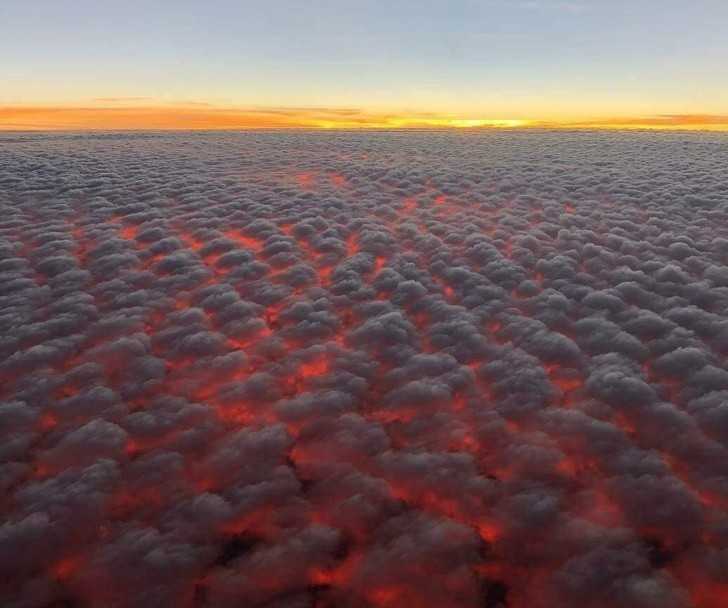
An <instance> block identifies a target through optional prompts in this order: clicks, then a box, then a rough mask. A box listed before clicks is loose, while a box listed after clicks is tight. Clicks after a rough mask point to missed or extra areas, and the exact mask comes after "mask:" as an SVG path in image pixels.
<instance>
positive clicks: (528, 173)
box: [0, 131, 728, 608]
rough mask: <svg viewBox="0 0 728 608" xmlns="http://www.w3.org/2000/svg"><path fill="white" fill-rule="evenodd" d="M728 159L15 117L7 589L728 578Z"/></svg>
mask: <svg viewBox="0 0 728 608" xmlns="http://www.w3.org/2000/svg"><path fill="white" fill-rule="evenodd" d="M726 166H728V140H726V138H725V137H723V136H721V135H698V134H681V135H678V134H669V133H662V134H624V133H609V132H604V133H567V132H525V131H524V132H518V131H516V132H486V133H482V134H475V133H444V132H439V133H438V132H433V133H376V134H372V133H314V134H312V133H295V132H283V133H256V132H251V133H246V134H195V135H189V134H184V135H183V134H145V135H141V134H127V135H123V134H99V135H73V134H59V135H28V134H5V135H1V136H0V400H1V402H0V435H1V439H0V462H2V464H1V465H0V487H1V488H2V494H1V496H2V499H1V500H0V509H1V512H2V521H3V523H2V525H1V526H0V598H1V599H2V604H3V606H12V607H17V608H21V607H22V608H50V607H51V606H53V607H57V606H66V607H91V608H94V607H104V608H107V607H119V608H127V607H129V608H133V607H141V606H144V607H149V608H152V607H160V608H162V607H166V606H179V607H190V608H191V607H195V608H204V607H222V608H225V607H233V606H242V605H245V606H250V607H255V608H258V607H259V608H314V607H318V608H326V607H329V608H331V607H351V608H366V607H378V608H393V607H414V608H428V607H437V608H448V607H452V608H455V607H487V608H497V607H508V608H525V607H535V608H539V607H543V608H547V607H552V606H567V607H570V606H574V607H576V606H578V607H580V608H600V607H606V606H611V607H614V606H617V607H620V608H651V607H657V606H659V607H660V608H687V607H690V606H697V607H700V608H703V607H708V608H711V607H718V606H725V605H726V602H728V369H727V367H726V357H727V356H728V268H727V266H726V263H727V262H728V178H727V177H726V174H725V170H724V169H725V167H726Z"/></svg>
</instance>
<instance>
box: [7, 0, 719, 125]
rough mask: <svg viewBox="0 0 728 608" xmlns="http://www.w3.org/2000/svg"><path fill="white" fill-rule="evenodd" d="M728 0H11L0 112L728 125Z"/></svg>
mask: <svg viewBox="0 0 728 608" xmlns="http://www.w3.org/2000/svg"><path fill="white" fill-rule="evenodd" d="M726 23H728V2H725V0H694V1H692V2H683V1H677V0H642V1H634V0H633V1H624V0H609V1H606V0H605V1H597V0H565V1H561V0H452V1H448V2H445V1H443V2H428V1H426V0H420V1H419V2H415V1H409V0H387V1H380V0H370V1H364V2H363V1H361V0H359V1H349V0H338V1H323V0H310V1H308V2H300V1H298V2H294V1H289V0H268V1H266V2H260V3H259V2H250V1H237V2H236V1H233V0H217V1H215V2H200V1H199V0H197V1H194V2H193V1H190V0H174V1H172V0H147V1H141V0H128V1H126V2H118V1H116V0H115V1H113V2H112V1H107V0H74V1H73V2H58V1H57V0H34V1H33V2H28V1H27V0H2V1H1V2H0V58H2V59H0V128H64V127H65V128H110V127H122V128H139V127H142V128H143V127H149V128H216V127H219V128H234V127H246V126H247V127H256V126H263V127H265V126H317V127H335V126H343V127H351V126H389V127H408V126H441V125H444V126H465V127H468V126H481V125H482V126H506V127H507V126H525V125H541V126H544V125H545V126H549V125H551V126H563V125H566V126H573V125H585V126H590V125H599V126H653V127H689V128H716V129H728V70H726V68H725V66H726V65H728V36H726V35H725V25H726Z"/></svg>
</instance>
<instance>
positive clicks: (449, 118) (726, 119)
mask: <svg viewBox="0 0 728 608" xmlns="http://www.w3.org/2000/svg"><path fill="white" fill-rule="evenodd" d="M449 127H450V128H477V127H486V128H487V127H501V128H514V127H515V128H517V127H522V128H523V127H537V128H612V129H614V128H627V129H628V128H637V129H696V130H712V131H728V114H727V115H712V114H707V115H706V114H670V115H660V116H620V117H603V118H599V117H597V118H593V119H588V120H585V119H569V118H563V119H558V120H553V119H547V120H538V119H531V118H528V119H526V118H519V117H517V116H514V117H511V118H496V119H493V118H488V117H478V116H458V115H448V114H437V113H423V112H419V113H407V112H399V113H397V112H393V113H378V112H366V111H363V110H359V109H355V108H352V109H346V108H343V109H342V108H247V109H246V108H240V109H238V108H224V107H216V106H212V105H208V104H190V105H152V104H150V105H139V104H138V102H136V101H132V102H131V105H129V104H128V103H125V104H123V105H121V106H119V105H117V103H116V102H115V100H108V101H104V100H99V101H98V102H96V103H95V104H89V105H88V106H85V107H73V106H46V105H25V106H21V105H17V106H0V130H114V129H154V130H157V129H158V130H177V129H179V130H182V129H196V130H207V129H255V128H268V129H275V128H313V129H330V128H342V129H353V128H370V129H382V128H384V129H387V128H389V129H394V128H449Z"/></svg>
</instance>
